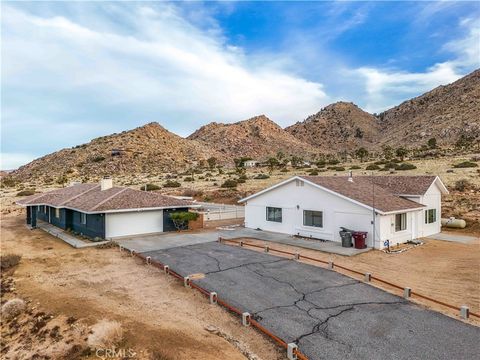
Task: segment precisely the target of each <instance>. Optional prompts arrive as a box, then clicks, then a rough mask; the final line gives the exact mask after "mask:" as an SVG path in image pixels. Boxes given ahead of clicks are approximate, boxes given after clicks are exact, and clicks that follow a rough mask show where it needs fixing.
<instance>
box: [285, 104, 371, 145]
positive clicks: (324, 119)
mask: <svg viewBox="0 0 480 360" xmlns="http://www.w3.org/2000/svg"><path fill="white" fill-rule="evenodd" d="M285 130H286V131H287V132H289V133H290V134H292V135H293V136H295V137H296V138H297V139H299V140H301V141H304V142H307V143H309V144H311V145H313V146H315V147H317V148H319V149H321V150H323V151H326V152H330V151H332V150H333V151H335V152H338V151H341V150H342V149H344V150H347V151H352V150H354V149H357V148H359V147H362V146H363V147H367V148H371V147H374V146H375V145H376V144H377V143H378V139H379V133H380V127H379V123H378V119H377V118H376V117H374V116H373V115H371V114H369V113H367V112H365V111H363V110H362V109H360V108H359V107H358V106H357V105H355V104H353V103H349V102H337V103H334V104H331V105H328V106H327V107H325V108H324V109H322V110H320V111H319V112H318V113H316V114H314V115H311V116H309V117H308V118H306V119H305V120H304V121H302V122H297V123H296V124H294V125H291V126H289V127H287V128H286V129H285Z"/></svg>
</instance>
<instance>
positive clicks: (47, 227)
mask: <svg viewBox="0 0 480 360" xmlns="http://www.w3.org/2000/svg"><path fill="white" fill-rule="evenodd" d="M37 228H39V229H42V230H43V231H45V232H47V233H49V234H50V235H53V236H55V237H57V238H59V239H60V240H63V241H65V242H66V243H67V244H68V245H71V246H73V247H74V248H77V249H81V248H86V247H94V246H99V245H102V244H106V243H108V242H109V241H96V242H93V241H84V240H82V239H79V238H77V237H75V236H73V235H71V234H69V233H68V232H66V231H65V230H63V229H60V228H59V227H56V226H54V225H52V224H49V223H47V222H44V221H39V220H37Z"/></svg>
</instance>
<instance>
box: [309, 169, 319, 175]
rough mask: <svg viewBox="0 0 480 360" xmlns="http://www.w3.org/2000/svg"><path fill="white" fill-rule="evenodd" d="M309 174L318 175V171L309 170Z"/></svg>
mask: <svg viewBox="0 0 480 360" xmlns="http://www.w3.org/2000/svg"><path fill="white" fill-rule="evenodd" d="M310 175H313V176H315V175H318V171H317V170H311V171H310Z"/></svg>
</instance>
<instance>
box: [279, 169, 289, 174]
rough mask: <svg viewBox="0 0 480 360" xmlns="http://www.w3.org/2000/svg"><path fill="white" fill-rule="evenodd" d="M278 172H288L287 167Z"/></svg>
mask: <svg viewBox="0 0 480 360" xmlns="http://www.w3.org/2000/svg"><path fill="white" fill-rule="evenodd" d="M280 172H282V173H286V172H288V169H287V168H283V169H282V170H280Z"/></svg>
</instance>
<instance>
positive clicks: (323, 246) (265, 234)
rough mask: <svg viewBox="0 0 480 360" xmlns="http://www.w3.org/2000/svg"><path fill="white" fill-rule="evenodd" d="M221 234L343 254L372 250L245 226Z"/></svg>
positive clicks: (229, 237) (226, 236) (227, 237)
mask: <svg viewBox="0 0 480 360" xmlns="http://www.w3.org/2000/svg"><path fill="white" fill-rule="evenodd" d="M220 235H221V236H222V237H224V238H225V239H235V238H252V239H258V240H266V241H271V242H276V243H279V244H285V245H292V246H298V247H302V248H305V249H311V250H318V251H323V252H327V253H332V254H338V255H343V256H352V255H357V254H361V253H364V252H366V251H370V250H372V249H371V248H366V249H355V248H353V247H350V248H344V247H342V244H341V243H339V242H335V241H322V240H314V239H312V240H310V239H305V238H300V237H295V236H290V235H285V234H280V233H274V232H270V231H263V230H254V229H247V228H244V227H238V228H234V230H223V231H220Z"/></svg>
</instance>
